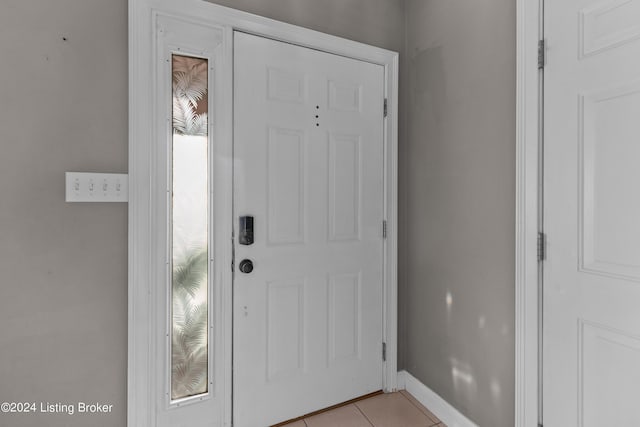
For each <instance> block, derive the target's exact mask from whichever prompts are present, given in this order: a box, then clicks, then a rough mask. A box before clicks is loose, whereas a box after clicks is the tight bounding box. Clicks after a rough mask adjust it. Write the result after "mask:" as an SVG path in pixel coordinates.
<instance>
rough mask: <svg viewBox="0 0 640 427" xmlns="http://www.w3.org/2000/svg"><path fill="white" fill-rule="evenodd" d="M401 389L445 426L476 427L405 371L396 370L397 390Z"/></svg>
mask: <svg viewBox="0 0 640 427" xmlns="http://www.w3.org/2000/svg"><path fill="white" fill-rule="evenodd" d="M403 389H404V390H406V391H407V392H409V393H410V394H411V395H412V396H413V397H415V398H416V399H417V400H418V402H420V403H422V404H423V405H424V406H425V407H427V408H428V409H429V410H430V411H431V412H433V414H434V415H435V416H436V417H438V418H439V419H440V421H442V422H443V423H445V424H446V425H447V427H478V426H477V425H476V424H475V423H474V422H472V421H471V420H470V419H468V418H467V417H465V416H464V415H462V414H461V413H460V412H459V411H458V410H457V409H456V408H454V407H453V406H451V404H450V403H449V402H447V401H446V400H444V399H443V398H441V397H440V396H438V395H437V394H436V393H435V392H434V391H433V390H431V389H430V388H429V387H427V386H426V385H424V384H422V383H421V382H420V381H419V380H418V379H417V378H415V377H414V376H413V375H411V374H410V373H409V372H407V371H400V372H398V390H403Z"/></svg>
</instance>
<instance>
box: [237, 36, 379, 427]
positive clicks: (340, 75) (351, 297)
mask: <svg viewBox="0 0 640 427" xmlns="http://www.w3.org/2000/svg"><path fill="white" fill-rule="evenodd" d="M383 78H384V70H383V67H382V66H379V65H374V64H371V63H367V62H362V61H357V60H354V59H350V58H345V57H342V56H337V55H332V54H328V53H324V52H320V51H317V50H312V49H307V48H304V47H300V46H296V45H292V44H287V43H282V42H278V41H274V40H270V39H266V38H262V37H257V36H252V35H248V34H245V33H238V32H237V33H236V34H235V37H234V79H235V81H234V213H235V217H236V219H235V226H234V227H235V241H236V246H235V247H236V249H235V251H236V253H235V259H236V261H235V264H236V272H235V279H234V366H233V373H234V377H233V379H234V425H235V426H237V427H264V426H266V425H271V424H274V423H277V422H281V421H283V420H287V419H291V418H294V417H297V416H300V415H303V414H306V413H309V412H312V411H315V410H318V409H322V408H325V407H327V406H330V405H334V404H336V403H339V402H343V401H345V400H349V399H352V398H355V397H358V396H361V395H364V394H367V393H370V392H373V391H377V390H380V389H381V388H382V374H383V371H382V364H383V361H382V330H383V316H382V307H383V263H382V261H383V258H382V256H383V235H382V222H383V160H384V159H383V120H384V119H383V83H384V81H383ZM241 216H252V217H253V220H254V236H255V242H254V243H253V244H251V245H243V244H240V242H239V240H240V239H239V237H241V236H240V234H241V231H242V230H239V218H240V217H241ZM243 260H249V261H251V262H252V264H253V271H251V272H250V273H245V272H242V271H240V270H241V269H240V264H241V263H242V262H243ZM245 265H246V262H245V264H244V265H243V266H245Z"/></svg>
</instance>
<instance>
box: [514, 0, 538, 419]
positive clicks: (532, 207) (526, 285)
mask: <svg viewBox="0 0 640 427" xmlns="http://www.w3.org/2000/svg"><path fill="white" fill-rule="evenodd" d="M516 1H517V3H516V10H517V24H516V25H517V30H516V31H517V48H516V49H517V53H516V57H517V65H516V70H517V71H516V73H517V77H516V277H515V356H516V360H515V422H514V425H515V426H516V427H537V426H538V409H539V407H540V406H539V404H541V403H542V402H540V401H539V397H540V396H539V390H538V376H539V369H538V361H539V350H540V349H541V346H540V345H539V337H540V332H542V330H541V328H539V319H540V317H539V312H540V311H539V309H540V307H541V304H542V300H541V299H540V298H539V291H538V290H539V281H538V280H539V277H541V275H539V271H538V269H539V265H538V229H539V220H540V219H541V216H539V208H540V207H541V203H540V201H539V196H540V194H541V192H540V191H539V190H540V187H539V183H540V179H541V178H542V175H541V168H540V164H541V163H540V162H541V160H542V158H541V156H540V151H539V147H540V146H541V136H542V134H541V132H540V123H541V121H540V120H539V118H540V117H541V111H542V103H541V100H542V98H541V90H540V88H541V84H542V71H541V70H539V69H538V41H539V40H541V39H542V37H543V35H544V32H543V26H542V18H543V14H542V11H543V9H542V7H543V0H537V1H536V0H516Z"/></svg>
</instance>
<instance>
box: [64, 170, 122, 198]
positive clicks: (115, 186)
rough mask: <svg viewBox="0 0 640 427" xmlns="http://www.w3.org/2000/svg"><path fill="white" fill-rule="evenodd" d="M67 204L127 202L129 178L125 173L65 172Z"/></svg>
mask: <svg viewBox="0 0 640 427" xmlns="http://www.w3.org/2000/svg"><path fill="white" fill-rule="evenodd" d="M65 181H66V196H65V200H66V201H67V202H128V201H129V176H128V175H127V174H125V173H92V172H66V174H65Z"/></svg>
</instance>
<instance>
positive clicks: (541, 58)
mask: <svg viewBox="0 0 640 427" xmlns="http://www.w3.org/2000/svg"><path fill="white" fill-rule="evenodd" d="M545 49H546V46H545V42H544V40H538V70H542V69H543V68H544V64H545V61H544V57H545V55H544V54H545Z"/></svg>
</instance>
